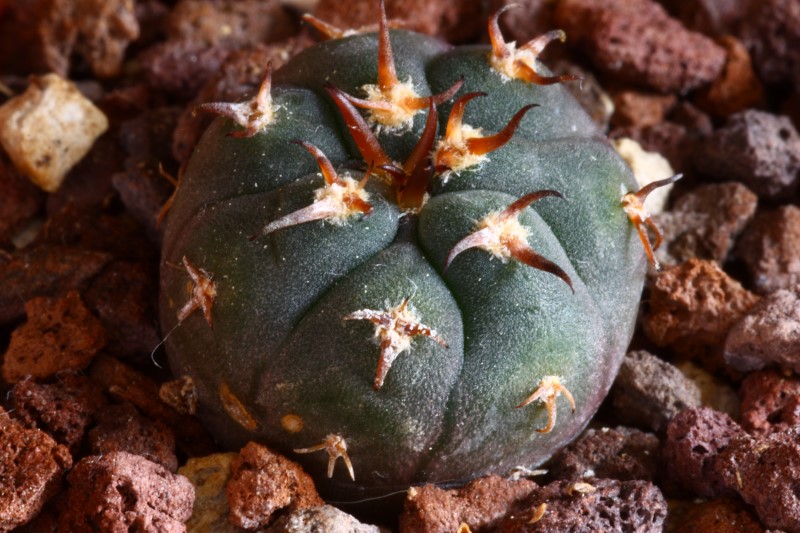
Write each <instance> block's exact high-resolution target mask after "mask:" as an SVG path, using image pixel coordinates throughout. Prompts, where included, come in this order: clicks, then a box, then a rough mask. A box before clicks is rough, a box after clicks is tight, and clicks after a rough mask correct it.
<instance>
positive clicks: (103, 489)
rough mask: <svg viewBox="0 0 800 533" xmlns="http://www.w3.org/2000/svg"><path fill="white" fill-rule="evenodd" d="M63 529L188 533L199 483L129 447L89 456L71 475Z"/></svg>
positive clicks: (61, 528) (79, 463)
mask: <svg viewBox="0 0 800 533" xmlns="http://www.w3.org/2000/svg"><path fill="white" fill-rule="evenodd" d="M67 481H68V482H69V489H68V490H67V492H66V496H65V503H64V506H63V511H62V513H61V515H60V516H59V523H58V532H59V533H61V532H64V533H67V532H72V531H108V532H113V533H116V532H119V533H126V532H128V531H142V532H152V533H155V532H160V533H161V532H163V533H171V532H175V533H183V532H185V531H186V527H185V525H184V522H186V520H188V519H189V516H191V514H192V504H193V502H194V488H193V487H192V484H191V483H190V482H189V480H188V479H186V478H185V477H183V476H179V475H176V474H173V473H171V472H169V471H168V470H167V469H166V468H164V467H163V466H161V465H158V464H156V463H153V462H152V461H148V460H147V459H145V458H144V457H140V456H138V455H133V454H130V453H127V452H112V453H109V454H107V455H103V456H88V457H85V458H84V459H82V460H81V461H80V462H78V463H77V464H76V465H75V467H74V468H73V469H72V471H71V472H70V473H69V475H68V476H67Z"/></svg>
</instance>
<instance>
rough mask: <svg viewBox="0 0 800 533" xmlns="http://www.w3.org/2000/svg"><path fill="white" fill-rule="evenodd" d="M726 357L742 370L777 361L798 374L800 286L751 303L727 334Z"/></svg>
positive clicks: (799, 357)
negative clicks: (754, 303)
mask: <svg viewBox="0 0 800 533" xmlns="http://www.w3.org/2000/svg"><path fill="white" fill-rule="evenodd" d="M725 360H726V361H727V362H728V364H729V365H731V366H732V367H733V368H735V369H737V370H741V371H742V372H747V371H750V370H757V369H761V368H764V367H765V366H767V365H771V364H776V365H778V366H779V367H781V368H786V369H792V370H794V371H795V372H797V373H800V285H797V286H795V287H794V289H793V290H778V291H775V292H773V293H772V294H770V295H768V296H765V297H764V299H763V300H761V301H760V302H759V303H757V304H756V305H754V306H753V307H752V308H751V309H750V311H749V312H748V313H747V314H746V315H745V316H744V317H743V318H742V319H741V320H740V321H739V322H737V323H736V324H735V325H734V326H733V327H732V328H731V330H730V332H729V333H728V338H727V339H726V341H725Z"/></svg>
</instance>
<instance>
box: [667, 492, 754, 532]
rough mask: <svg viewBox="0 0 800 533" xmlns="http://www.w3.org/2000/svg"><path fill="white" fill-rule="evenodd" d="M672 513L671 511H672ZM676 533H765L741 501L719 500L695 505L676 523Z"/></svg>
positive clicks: (672, 529)
mask: <svg viewBox="0 0 800 533" xmlns="http://www.w3.org/2000/svg"><path fill="white" fill-rule="evenodd" d="M670 511H671V509H670ZM670 531H673V532H674V533H709V532H713V533H763V531H764V528H762V527H761V524H759V522H758V520H757V519H756V518H755V517H754V516H753V514H752V512H751V511H750V510H749V509H748V508H746V506H745V505H744V504H743V503H742V502H741V500H734V499H732V498H717V499H713V500H708V501H703V502H699V503H694V504H692V505H691V506H690V507H688V509H686V510H685V511H684V513H683V515H682V516H681V517H680V518H678V519H676V520H675V521H674V526H673V527H672V528H671V529H670Z"/></svg>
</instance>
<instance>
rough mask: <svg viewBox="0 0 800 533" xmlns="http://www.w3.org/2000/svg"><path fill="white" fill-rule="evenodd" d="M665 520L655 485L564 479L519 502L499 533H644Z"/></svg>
mask: <svg viewBox="0 0 800 533" xmlns="http://www.w3.org/2000/svg"><path fill="white" fill-rule="evenodd" d="M543 505H544V506H545V507H544V508H542V506H543ZM541 509H543V512H542V511H541ZM539 513H541V516H539ZM666 516H667V502H666V500H664V496H663V495H662V494H661V491H660V490H658V487H656V486H655V485H652V484H650V483H648V482H646V481H617V480H615V479H592V480H587V481H584V482H575V481H566V480H565V481H556V482H553V483H550V484H549V485H547V486H545V487H542V488H540V489H538V490H535V491H533V493H531V495H530V496H529V497H527V498H525V499H524V500H522V501H520V502H518V503H517V504H516V505H514V506H513V507H512V509H511V511H510V512H509V513H508V514H507V515H506V518H505V519H504V520H503V521H502V523H501V524H500V525H499V527H498V528H497V531H498V532H502V533H519V532H522V531H526V532H527V531H530V532H533V531H546V532H550V531H631V532H637V533H638V532H641V533H645V532H650V531H661V529H662V528H663V525H664V519H665V518H666ZM535 517H538V520H536V519H535ZM534 520H535V521H534Z"/></svg>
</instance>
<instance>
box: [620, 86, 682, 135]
mask: <svg viewBox="0 0 800 533" xmlns="http://www.w3.org/2000/svg"><path fill="white" fill-rule="evenodd" d="M676 103H677V98H675V95H674V94H652V93H643V92H640V91H620V92H618V93H617V94H615V95H614V114H613V115H612V116H611V126H612V127H615V128H620V127H625V126H634V127H644V126H652V125H654V124H659V123H660V122H663V121H664V118H665V117H666V116H667V113H669V111H670V109H672V107H673V106H674V105H675V104H676Z"/></svg>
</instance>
